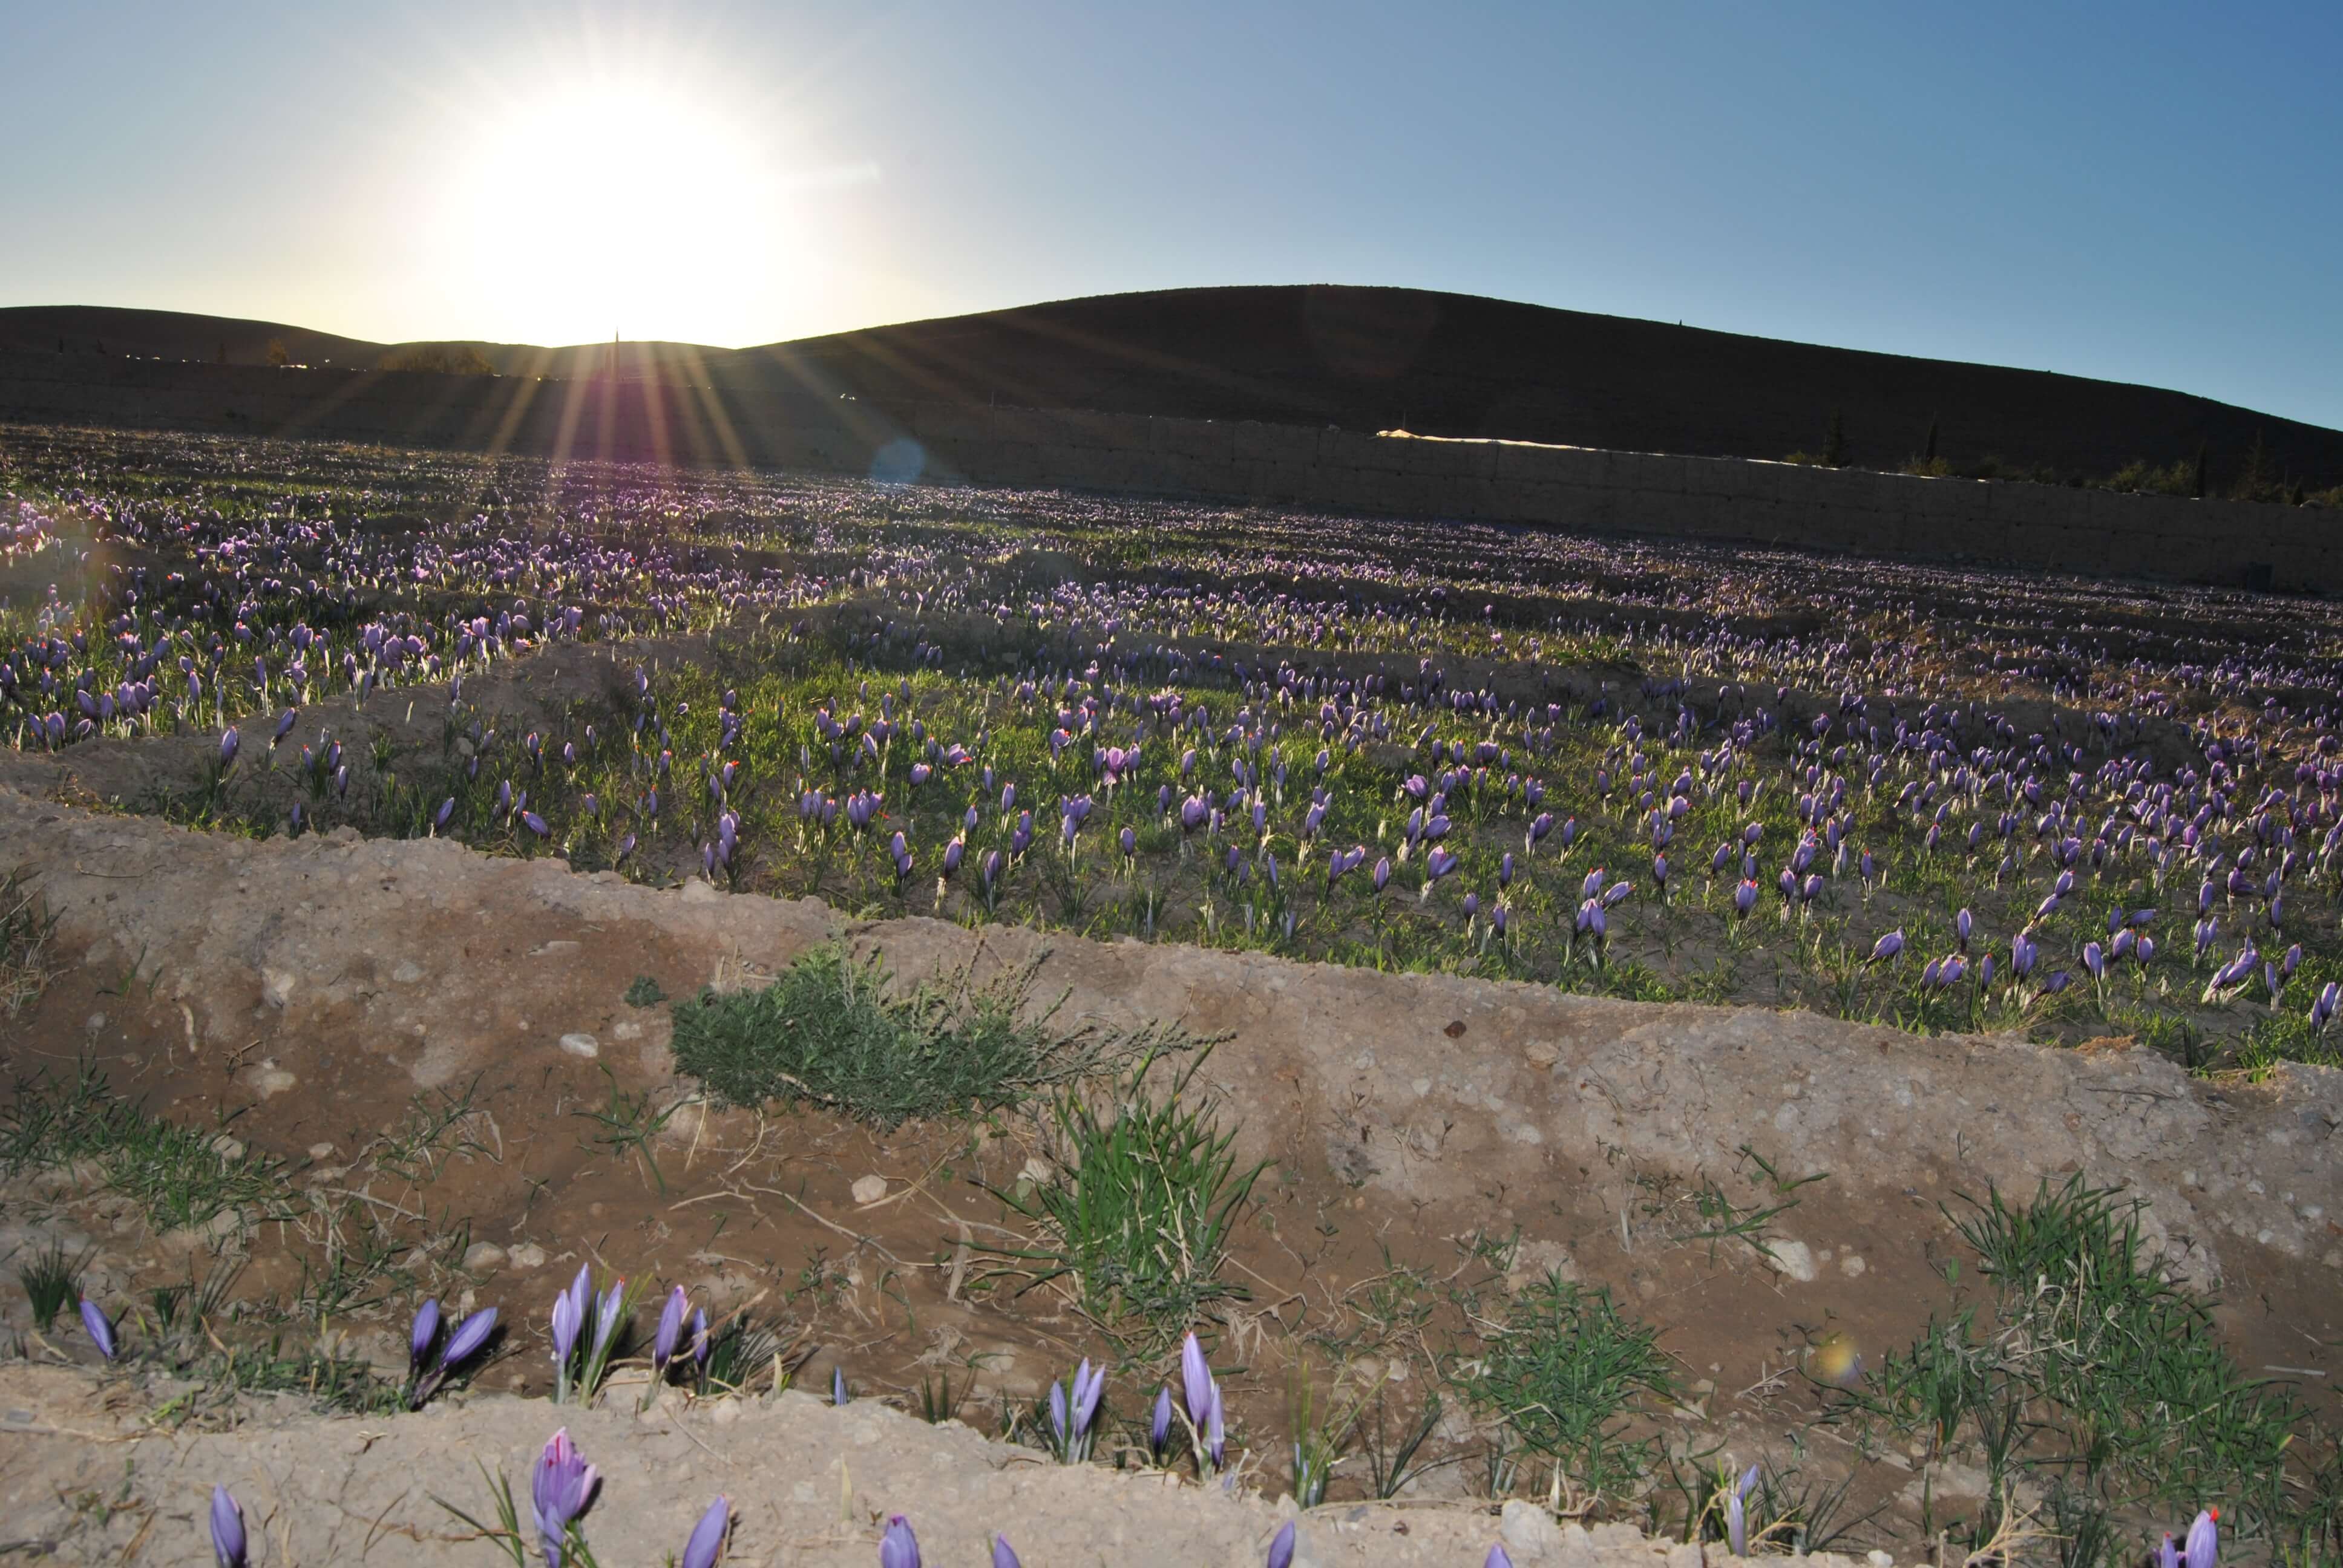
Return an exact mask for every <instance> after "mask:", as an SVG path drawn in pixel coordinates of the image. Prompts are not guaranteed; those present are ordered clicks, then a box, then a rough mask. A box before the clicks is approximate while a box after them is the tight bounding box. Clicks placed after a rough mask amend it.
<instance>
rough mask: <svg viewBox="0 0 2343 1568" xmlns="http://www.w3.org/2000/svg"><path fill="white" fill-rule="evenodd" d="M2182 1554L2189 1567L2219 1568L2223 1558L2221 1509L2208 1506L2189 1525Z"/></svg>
mask: <svg viewBox="0 0 2343 1568" xmlns="http://www.w3.org/2000/svg"><path fill="white" fill-rule="evenodd" d="M2181 1555H2182V1557H2183V1558H2185V1559H2186V1560H2187V1564H2188V1568H2218V1564H2219V1563H2220V1559H2221V1511H2220V1510H2219V1509H2217V1508H2207V1509H2206V1510H2205V1511H2204V1512H2203V1513H2199V1514H2198V1515H2197V1519H2196V1523H2192V1524H2191V1525H2189V1526H2188V1539H2187V1543H2185V1544H2184V1545H2183V1546H2182V1547H2181Z"/></svg>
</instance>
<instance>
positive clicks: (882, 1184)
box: [854, 1174, 887, 1204]
mask: <svg viewBox="0 0 2343 1568" xmlns="http://www.w3.org/2000/svg"><path fill="white" fill-rule="evenodd" d="M886 1195H887V1178H885V1177H884V1176H880V1175H876V1174H873V1175H870V1176H857V1177H856V1178H855V1179H854V1201H856V1202H858V1203H862V1204H870V1203H876V1202H877V1201H879V1200H880V1199H881V1198H884V1197H885V1196H886Z"/></svg>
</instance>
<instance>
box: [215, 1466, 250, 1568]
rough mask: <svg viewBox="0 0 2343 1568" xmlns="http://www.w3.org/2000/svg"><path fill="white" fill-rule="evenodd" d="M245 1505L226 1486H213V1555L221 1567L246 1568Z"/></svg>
mask: <svg viewBox="0 0 2343 1568" xmlns="http://www.w3.org/2000/svg"><path fill="white" fill-rule="evenodd" d="M244 1553H245V1539H244V1506H243V1504H241V1503H238V1502H236V1494H235V1493H232V1492H230V1491H229V1490H228V1489H227V1488H226V1487H225V1486H215V1487H213V1488H212V1556H213V1558H214V1559H215V1560H216V1562H217V1563H218V1565H219V1568H245V1556H244Z"/></svg>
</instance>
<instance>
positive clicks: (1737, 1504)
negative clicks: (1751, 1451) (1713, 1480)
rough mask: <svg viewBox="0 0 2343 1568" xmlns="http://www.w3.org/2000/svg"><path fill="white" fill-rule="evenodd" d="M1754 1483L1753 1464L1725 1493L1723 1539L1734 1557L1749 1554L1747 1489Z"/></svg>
mask: <svg viewBox="0 0 2343 1568" xmlns="http://www.w3.org/2000/svg"><path fill="white" fill-rule="evenodd" d="M1756 1484H1757V1467H1756V1466H1755V1465H1754V1464H1753V1465H1751V1466H1750V1467H1749V1468H1748V1469H1747V1470H1745V1471H1743V1472H1742V1473H1741V1479H1740V1480H1738V1481H1736V1482H1735V1483H1733V1485H1732V1487H1731V1488H1730V1489H1729V1490H1727V1491H1726V1493H1725V1543H1726V1544H1728V1545H1729V1546H1731V1547H1732V1548H1733V1554H1734V1555H1735V1557H1746V1556H1748V1555H1749V1515H1748V1512H1747V1509H1748V1501H1749V1491H1750V1488H1752V1487H1754V1486H1755V1485H1756Z"/></svg>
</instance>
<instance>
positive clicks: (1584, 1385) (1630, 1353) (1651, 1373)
mask: <svg viewBox="0 0 2343 1568" xmlns="http://www.w3.org/2000/svg"><path fill="white" fill-rule="evenodd" d="M1658 1338H1659V1333H1658V1331H1657V1330H1655V1329H1654V1328H1652V1327H1651V1326H1650V1325H1649V1324H1646V1323H1643V1322H1638V1321H1636V1320H1635V1319H1634V1318H1631V1317H1628V1316H1626V1315H1625V1314H1624V1313H1623V1312H1620V1311H1619V1309H1618V1307H1617V1306H1616V1305H1615V1304H1614V1302H1612V1300H1611V1292H1609V1291H1608V1290H1605V1289H1603V1288H1601V1287H1595V1288H1592V1289H1590V1288H1588V1287H1586V1286H1584V1285H1580V1284H1578V1283H1576V1282H1573V1281H1569V1280H1565V1279H1564V1278H1562V1276H1560V1275H1559V1274H1548V1275H1547V1276H1546V1277H1545V1278H1544V1279H1543V1280H1540V1281H1538V1282H1536V1283H1534V1284H1532V1285H1531V1286H1529V1287H1528V1288H1527V1289H1526V1290H1524V1291H1523V1292H1521V1293H1520V1294H1519V1295H1518V1296H1516V1297H1514V1299H1513V1305H1512V1307H1511V1309H1510V1310H1509V1311H1508V1312H1506V1314H1505V1318H1504V1322H1503V1324H1502V1325H1501V1326H1500V1327H1498V1328H1496V1329H1495V1330H1493V1331H1492V1332H1490V1334H1489V1342H1488V1348H1487V1351H1486V1352H1485V1353H1484V1354H1483V1356H1482V1357H1481V1359H1480V1361H1479V1362H1477V1363H1474V1364H1473V1366H1471V1367H1469V1368H1468V1370H1466V1371H1464V1372H1462V1373H1460V1375H1459V1376H1458V1378H1457V1382H1458V1383H1459V1385H1460V1386H1461V1387H1462V1388H1463V1390H1464V1392H1466V1394H1467V1395H1469V1396H1470V1397H1471V1398H1472V1399H1473V1402H1475V1403H1478V1404H1480V1405H1483V1406H1484V1407H1486V1408H1488V1409H1491V1410H1493V1411H1495V1412H1497V1413H1498V1414H1499V1415H1501V1416H1503V1418H1504V1420H1505V1422H1506V1424H1507V1425H1508V1426H1510V1427H1511V1428H1512V1429H1513V1434H1514V1435H1515V1436H1516V1437H1517V1438H1519V1439H1520V1441H1521V1442H1522V1444H1523V1446H1524V1447H1526V1448H1528V1449H1529V1450H1531V1451H1532V1452H1536V1453H1539V1454H1542V1455H1544V1456H1545V1457H1546V1458H1547V1459H1549V1460H1552V1461H1553V1462H1554V1463H1555V1464H1557V1465H1559V1466H1560V1467H1561V1470H1562V1473H1563V1475H1564V1478H1565V1479H1566V1481H1567V1482H1568V1483H1569V1484H1570V1486H1571V1487H1572V1488H1573V1490H1574V1493H1576V1495H1577V1496H1578V1498H1580V1499H1581V1500H1583V1501H1587V1502H1593V1501H1597V1500H1600V1499H1602V1498H1604V1497H1611V1498H1616V1497H1619V1496H1621V1495H1623V1494H1624V1493H1626V1492H1628V1491H1629V1490H1630V1489H1631V1488H1632V1487H1633V1486H1634V1484H1635V1483H1636V1481H1637V1479H1638V1478H1639V1477H1640V1476H1641V1475H1642V1474H1643V1473H1644V1471H1645V1470H1646V1469H1647V1468H1648V1467H1649V1465H1650V1464H1651V1462H1652V1459H1653V1455H1654V1443H1653V1442H1652V1440H1651V1439H1649V1438H1630V1437H1628V1436H1627V1435H1626V1434H1627V1431H1628V1427H1629V1424H1630V1418H1631V1417H1632V1416H1634V1414H1635V1413H1637V1412H1639V1411H1642V1410H1643V1409H1644V1406H1645V1404H1646V1402H1647V1401H1652V1400H1665V1399H1668V1398H1669V1397H1671V1394H1672V1392H1673V1389H1672V1384H1671V1380H1670V1378H1669V1376H1668V1369H1667V1359H1666V1358H1665V1357H1664V1356H1663V1355H1662V1354H1661V1353H1660V1350H1659V1345H1658Z"/></svg>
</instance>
